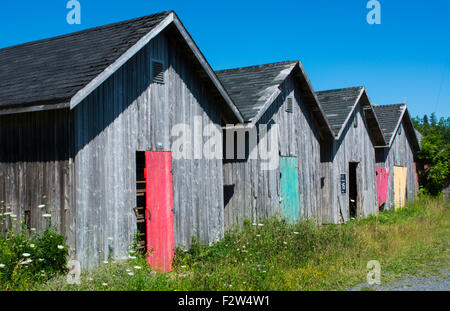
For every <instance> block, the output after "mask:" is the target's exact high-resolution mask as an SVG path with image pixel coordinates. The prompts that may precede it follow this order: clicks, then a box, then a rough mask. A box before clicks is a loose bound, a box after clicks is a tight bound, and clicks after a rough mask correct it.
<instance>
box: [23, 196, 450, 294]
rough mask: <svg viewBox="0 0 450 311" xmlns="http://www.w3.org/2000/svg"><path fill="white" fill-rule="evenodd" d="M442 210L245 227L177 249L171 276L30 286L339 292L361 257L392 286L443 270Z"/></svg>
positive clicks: (434, 205) (101, 277) (416, 206)
mask: <svg viewBox="0 0 450 311" xmlns="http://www.w3.org/2000/svg"><path fill="white" fill-rule="evenodd" d="M449 208H450V204H449V202H446V201H444V200H442V199H430V198H421V199H418V200H416V201H415V202H414V203H411V204H408V205H407V206H406V207H404V208H403V209H400V210H398V211H387V212H384V213H382V214H380V215H378V216H374V217H370V218H368V219H363V220H353V221H350V222H349V223H347V224H345V225H324V226H315V225H314V224H313V223H312V222H302V223H299V224H297V225H295V226H292V225H289V224H287V223H285V222H283V221H280V220H277V219H268V220H266V221H264V222H263V223H261V225H259V224H256V225H255V224H251V223H249V222H246V223H245V225H244V227H243V228H242V229H241V230H234V231H232V232H228V233H227V234H226V236H225V238H224V239H223V240H221V241H220V242H218V243H216V244H215V245H214V246H211V247H207V246H203V245H201V244H199V243H195V244H194V245H193V246H192V248H191V249H190V250H189V251H182V250H177V251H176V255H175V261H174V270H173V272H171V273H167V274H160V273H156V272H154V271H151V270H150V269H149V268H148V266H147V264H146V261H145V258H143V257H138V258H137V259H135V260H129V261H126V262H114V263H108V264H106V265H103V266H102V267H99V268H98V269H96V270H95V271H92V272H90V273H85V274H83V275H82V282H81V285H69V284H67V282H66V278H65V277H63V276H60V277H56V278H53V279H51V280H49V281H47V282H45V283H44V284H42V283H41V284H39V283H36V284H35V285H34V286H33V287H32V288H30V289H34V290H132V291H133V290H344V289H348V288H349V287H351V286H354V285H357V284H361V283H365V281H366V274H367V272H368V271H367V269H366V265H367V262H368V261H369V260H378V261H379V262H380V263H381V272H382V278H381V281H382V282H386V281H392V280H396V279H398V278H401V277H403V276H405V275H411V274H418V273H421V272H423V271H429V272H432V269H433V267H436V266H442V265H444V266H448V263H449V252H448V250H449V249H450V247H449V239H450V235H449V228H450V217H449ZM135 266H136V267H140V269H136V268H134V267H135ZM129 273H130V274H131V273H132V275H129ZM364 289H366V290H370V288H364Z"/></svg>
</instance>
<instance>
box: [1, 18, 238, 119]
mask: <svg viewBox="0 0 450 311" xmlns="http://www.w3.org/2000/svg"><path fill="white" fill-rule="evenodd" d="M169 26H170V27H172V28H176V30H177V34H178V36H179V37H181V40H180V41H182V42H183V43H184V45H185V46H186V49H187V50H188V52H189V53H190V54H193V56H194V59H195V61H196V63H197V65H198V67H199V68H200V71H201V72H202V75H203V77H206V79H208V80H209V81H210V82H212V87H211V88H209V89H213V92H215V93H216V95H217V96H218V97H222V99H223V101H225V106H228V107H227V108H225V107H224V109H228V110H229V111H228V113H229V115H231V114H233V115H234V118H236V119H237V120H238V121H239V122H240V121H242V120H243V119H242V115H241V114H240V112H239V110H238V109H237V108H236V106H235V105H234V103H233V101H232V99H231V98H230V97H229V95H228V93H227V92H226V91H225V89H224V88H223V86H222V85H221V83H220V81H219V80H218V79H217V77H216V75H215V73H214V71H213V70H212V69H211V67H210V66H209V64H208V63H207V62H206V60H205V58H204V56H203V54H202V53H201V52H200V50H199V49H198V47H197V46H196V45H195V43H194V41H193V40H192V38H191V37H190V35H189V34H188V32H187V31H186V29H185V28H184V26H183V25H182V23H181V22H180V20H179V19H178V17H177V16H176V14H175V13H174V12H173V11H166V12H162V13H157V14H152V15H148V16H144V17H140V18H135V19H132V20H127V21H123V22H119V23H114V24H110V25H105V26H100V27H95V28H91V29H87V30H83V31H80V32H76V33H71V34H67V35H63V36H58V37H54V38H49V39H44V40H39V41H34V42H29V43H25V44H20V45H16V46H12V47H8V48H4V49H1V50H0V109H1V110H3V112H1V111H0V113H2V114H6V113H8V112H10V111H15V110H18V109H19V110H22V111H30V110H43V109H56V108H64V107H70V108H71V109H73V108H74V107H75V106H76V105H77V104H78V103H80V102H81V101H82V100H83V99H84V98H85V97H86V96H88V95H89V94H90V93H91V92H92V91H93V90H95V89H96V88H97V87H98V86H99V85H100V84H101V83H103V82H104V81H105V80H106V79H107V78H109V77H110V76H111V75H112V74H113V73H114V72H115V71H116V70H117V69H118V68H120V67H121V66H122V65H123V64H124V63H125V62H126V61H127V60H129V59H130V58H131V57H132V56H134V55H135V54H136V53H137V52H138V51H139V50H140V49H141V48H142V47H143V46H144V45H146V44H147V43H148V42H149V41H150V40H151V39H152V38H154V37H155V36H157V35H158V34H159V33H160V32H161V31H163V30H164V29H166V28H169Z"/></svg>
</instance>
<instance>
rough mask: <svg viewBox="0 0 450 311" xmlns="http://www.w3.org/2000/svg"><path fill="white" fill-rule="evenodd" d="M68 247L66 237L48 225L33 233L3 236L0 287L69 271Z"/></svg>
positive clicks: (0, 255)
mask: <svg viewBox="0 0 450 311" xmlns="http://www.w3.org/2000/svg"><path fill="white" fill-rule="evenodd" d="M67 254H68V248H67V246H66V245H65V244H64V237H63V236H62V235H60V234H58V233H57V232H56V230H55V229H54V228H49V229H47V230H45V231H44V232H43V233H41V234H34V235H31V236H30V234H29V233H28V231H26V230H21V231H19V232H12V231H10V232H9V233H8V234H7V236H6V237H0V265H1V266H0V288H2V287H5V288H11V287H13V288H17V286H18V287H19V289H21V285H22V286H26V284H28V283H30V282H43V281H46V280H48V279H50V278H52V277H55V276H56V275H58V274H60V273H63V272H65V271H66V264H67Z"/></svg>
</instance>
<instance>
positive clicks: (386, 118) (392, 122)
mask: <svg viewBox="0 0 450 311" xmlns="http://www.w3.org/2000/svg"><path fill="white" fill-rule="evenodd" d="M373 108H374V110H375V113H376V115H377V117H378V120H379V121H380V124H381V128H382V130H383V132H384V135H385V137H386V146H391V145H392V142H393V141H394V138H395V134H396V133H397V131H398V128H399V127H400V124H401V122H402V120H404V121H405V126H406V128H407V131H408V134H409V136H410V137H411V138H412V143H413V147H414V148H415V151H419V150H420V149H421V147H420V136H418V132H417V131H416V129H415V128H414V125H413V123H412V120H411V117H410V115H409V112H408V108H407V106H406V104H394V105H383V106H374V107H373ZM419 135H420V133H419Z"/></svg>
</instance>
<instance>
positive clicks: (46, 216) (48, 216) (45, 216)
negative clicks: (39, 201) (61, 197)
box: [42, 214, 52, 218]
mask: <svg viewBox="0 0 450 311" xmlns="http://www.w3.org/2000/svg"><path fill="white" fill-rule="evenodd" d="M42 217H44V218H50V217H52V214H44V215H42Z"/></svg>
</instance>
